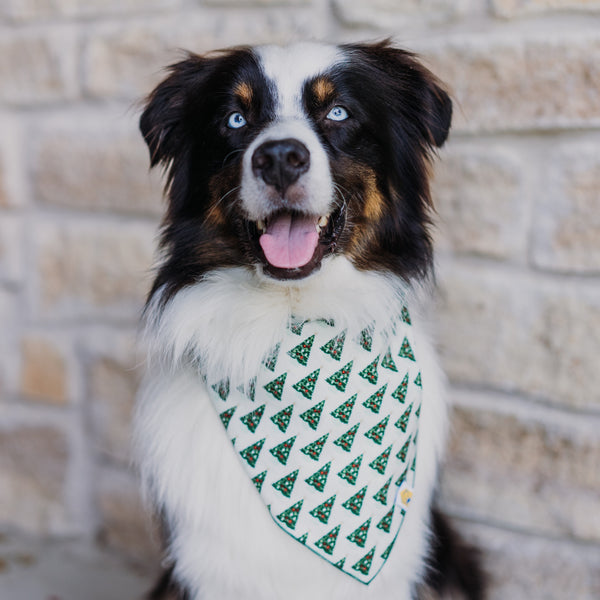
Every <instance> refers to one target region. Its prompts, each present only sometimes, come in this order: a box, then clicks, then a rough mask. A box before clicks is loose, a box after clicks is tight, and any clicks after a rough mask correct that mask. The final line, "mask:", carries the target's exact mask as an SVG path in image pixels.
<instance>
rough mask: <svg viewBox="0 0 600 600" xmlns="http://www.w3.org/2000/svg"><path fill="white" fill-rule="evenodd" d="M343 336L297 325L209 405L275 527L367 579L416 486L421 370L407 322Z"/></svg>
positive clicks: (316, 323) (221, 387)
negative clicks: (247, 376)
mask: <svg viewBox="0 0 600 600" xmlns="http://www.w3.org/2000/svg"><path fill="white" fill-rule="evenodd" d="M381 333H382V332H379V331H377V328H376V324H375V323H373V324H372V325H371V326H369V327H367V328H365V329H364V330H363V331H362V332H360V334H359V335H352V336H351V335H348V334H347V331H346V330H339V329H337V328H336V326H335V323H333V322H332V321H326V320H310V321H300V320H292V322H291V323H290V326H289V329H288V330H287V331H286V335H285V337H284V339H283V340H282V341H281V343H279V344H278V345H277V346H276V347H275V348H273V349H272V351H271V353H270V354H269V356H267V357H266V359H265V361H264V363H263V366H262V368H261V370H260V372H259V373H257V375H256V377H255V378H254V379H252V381H249V382H248V383H247V384H246V385H244V386H239V387H232V386H230V384H229V381H228V380H222V381H214V380H211V378H210V376H209V375H208V376H207V385H208V389H209V393H210V396H211V400H212V402H213V404H214V406H215V409H216V410H217V412H218V414H219V415H220V417H221V421H222V422H223V426H224V427H225V429H226V431H227V434H228V436H229V437H230V439H231V441H232V443H233V448H234V451H235V452H237V454H238V456H239V458H240V460H241V461H242V464H243V466H244V468H245V470H246V471H247V473H248V475H249V477H250V478H251V480H252V482H253V483H254V485H255V487H256V490H257V493H259V494H260V496H261V498H262V500H263V502H264V503H265V507H266V509H267V510H268V511H269V512H270V514H271V516H272V517H273V520H274V522H275V523H276V524H277V525H279V526H280V527H281V528H282V529H283V530H284V531H286V532H287V533H288V534H290V535H291V536H292V537H294V538H295V539H296V540H297V541H298V542H299V543H301V544H303V545H304V546H306V548H308V549H310V550H312V551H313V552H315V553H317V554H318V555H319V556H321V557H322V558H324V559H325V560H327V561H328V562H330V563H331V564H333V565H334V566H336V567H337V568H339V569H341V570H342V571H344V572H345V573H347V574H348V575H351V576H352V577H354V578H356V579H358V580H359V581H361V582H363V583H369V582H370V581H371V580H372V579H373V578H374V577H375V576H376V575H377V573H378V572H379V571H380V570H381V568H382V567H383V565H384V563H385V561H386V560H387V558H388V556H389V555H390V552H391V550H392V547H393V545H394V542H395V541H396V537H397V535H398V532H399V531H400V528H401V526H402V523H403V521H404V518H405V515H406V511H407V510H408V506H409V502H410V499H411V497H412V490H413V487H414V481H415V467H416V446H417V433H418V426H419V416H420V408H421V388H422V382H421V373H420V370H419V365H418V363H417V360H416V356H415V351H414V339H413V335H412V327H411V320H410V316H409V314H408V311H407V310H406V309H405V308H404V309H402V312H401V316H400V317H399V319H398V320H397V321H396V322H395V323H394V326H393V331H392V332H389V333H388V335H381Z"/></svg>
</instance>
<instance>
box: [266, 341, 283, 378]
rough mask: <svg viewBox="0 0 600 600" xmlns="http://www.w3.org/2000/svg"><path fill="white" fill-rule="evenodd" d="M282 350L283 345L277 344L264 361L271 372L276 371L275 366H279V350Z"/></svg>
mask: <svg viewBox="0 0 600 600" xmlns="http://www.w3.org/2000/svg"><path fill="white" fill-rule="evenodd" d="M280 348H281V344H277V345H276V346H275V347H274V348H273V350H271V352H269V354H268V355H267V357H266V358H265V361H264V363H263V364H264V365H265V367H266V368H267V369H269V371H273V372H274V371H275V366H276V365H277V358H278V357H279V350H280Z"/></svg>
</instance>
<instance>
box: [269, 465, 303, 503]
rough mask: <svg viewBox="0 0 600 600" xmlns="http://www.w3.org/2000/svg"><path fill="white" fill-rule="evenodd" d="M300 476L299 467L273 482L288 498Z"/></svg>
mask: <svg viewBox="0 0 600 600" xmlns="http://www.w3.org/2000/svg"><path fill="white" fill-rule="evenodd" d="M297 477H298V469H296V470H295V471H292V472H291V473H288V474H287V475H285V476H284V477H282V478H281V479H280V480H279V481H276V482H275V483H274V484H273V487H274V488H275V489H276V490H278V491H279V492H281V493H282V494H283V495H284V496H285V497H286V498H289V497H290V496H291V494H292V490H293V489H294V484H295V483H296V478H297Z"/></svg>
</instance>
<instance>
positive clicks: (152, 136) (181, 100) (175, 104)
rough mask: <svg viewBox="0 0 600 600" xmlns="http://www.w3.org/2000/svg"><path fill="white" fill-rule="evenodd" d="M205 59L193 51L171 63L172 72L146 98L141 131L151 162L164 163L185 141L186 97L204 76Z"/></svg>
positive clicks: (167, 161)
mask: <svg viewBox="0 0 600 600" xmlns="http://www.w3.org/2000/svg"><path fill="white" fill-rule="evenodd" d="M205 63H206V60H205V59H204V58H203V57H201V56H197V55H194V54H189V55H188V57H187V58H186V59H185V60H183V61H181V62H178V63H176V64H174V65H171V66H170V67H169V71H170V74H169V76H168V77H167V78H166V79H165V80H164V81H163V82H162V83H160V84H159V85H158V86H157V87H156V88H155V89H154V91H153V92H152V93H151V94H150V95H149V96H148V98H147V99H146V104H145V106H144V111H143V113H142V116H141V117H140V131H141V132H142V135H143V136H144V139H145V140H146V144H148V149H149V150H150V166H151V167H154V166H155V165H157V164H159V163H162V164H163V165H164V166H165V167H166V166H167V165H168V164H169V162H170V161H171V159H173V158H174V157H175V154H176V152H178V151H179V152H180V151H181V149H182V148H184V147H185V145H186V139H185V137H186V136H185V127H184V125H183V122H184V120H185V114H186V106H187V97H188V94H189V93H190V90H192V89H194V88H195V87H196V86H197V84H198V79H202V74H203V72H204V70H205V66H206V65H205Z"/></svg>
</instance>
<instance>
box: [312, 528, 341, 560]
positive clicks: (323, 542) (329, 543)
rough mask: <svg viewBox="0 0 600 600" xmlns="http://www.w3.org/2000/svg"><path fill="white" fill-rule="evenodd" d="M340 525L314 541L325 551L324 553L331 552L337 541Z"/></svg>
mask: <svg viewBox="0 0 600 600" xmlns="http://www.w3.org/2000/svg"><path fill="white" fill-rule="evenodd" d="M340 527H341V525H338V526H337V527H335V528H334V529H332V530H331V531H330V532H329V533H326V534H325V535H324V536H323V537H322V538H321V539H319V540H317V541H316V542H315V546H316V547H317V548H320V549H321V550H323V552H325V554H330V555H331V554H333V549H334V548H335V543H336V542H337V537H338V533H339V532H340Z"/></svg>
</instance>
